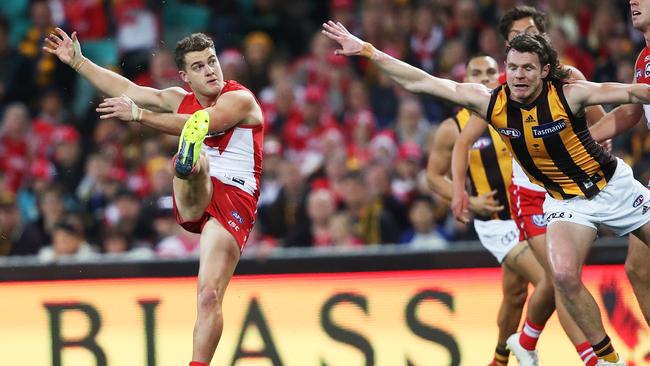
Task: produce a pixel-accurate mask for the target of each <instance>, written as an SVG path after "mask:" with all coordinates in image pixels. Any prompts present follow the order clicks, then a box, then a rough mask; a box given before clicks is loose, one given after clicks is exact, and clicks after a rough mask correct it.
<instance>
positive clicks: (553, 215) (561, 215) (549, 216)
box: [544, 212, 573, 224]
mask: <svg viewBox="0 0 650 366" xmlns="http://www.w3.org/2000/svg"><path fill="white" fill-rule="evenodd" d="M544 217H545V218H546V223H547V224H548V223H549V222H550V221H551V220H554V219H570V218H572V217H573V215H572V214H570V213H568V212H548V213H546V214H545V216H544Z"/></svg>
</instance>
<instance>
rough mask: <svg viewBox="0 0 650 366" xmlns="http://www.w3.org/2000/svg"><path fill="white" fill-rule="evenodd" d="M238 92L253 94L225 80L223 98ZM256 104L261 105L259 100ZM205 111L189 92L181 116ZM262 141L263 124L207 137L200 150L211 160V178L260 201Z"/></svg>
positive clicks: (236, 128)
mask: <svg viewBox="0 0 650 366" xmlns="http://www.w3.org/2000/svg"><path fill="white" fill-rule="evenodd" d="M235 90H246V91H248V92H249V93H251V94H252V92H251V91H250V90H248V89H247V88H246V87H244V86H243V85H241V84H239V83H237V82H236V81H234V80H226V81H225V83H224V86H223V90H222V91H221V95H223V94H225V93H228V92H231V91H235ZM253 97H254V95H253ZM255 101H257V98H255ZM257 104H258V105H259V101H257ZM204 108H205V107H203V106H201V104H199V101H198V100H197V99H196V96H195V95H194V93H190V94H188V95H186V96H185V98H183V101H182V102H181V105H180V106H179V107H178V113H180V114H192V113H194V112H196V111H198V110H200V109H204ZM263 142H264V123H263V122H262V123H261V124H259V125H255V126H250V125H241V124H240V125H236V126H234V127H231V128H229V129H227V130H225V131H221V132H218V133H210V134H208V136H207V137H206V138H205V141H203V146H202V148H201V149H202V152H203V153H205V155H206V156H207V158H208V162H209V164H210V176H212V177H215V178H217V179H219V180H220V181H221V182H223V183H224V184H228V185H231V186H234V187H237V188H239V189H241V190H243V191H244V192H246V193H249V194H250V195H252V196H253V197H255V198H258V197H259V194H260V178H261V176H262V144H263Z"/></svg>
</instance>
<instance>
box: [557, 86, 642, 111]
mask: <svg viewBox="0 0 650 366" xmlns="http://www.w3.org/2000/svg"><path fill="white" fill-rule="evenodd" d="M564 95H565V96H566V99H567V102H568V103H569V107H570V108H571V112H573V113H574V114H578V115H579V114H581V111H582V110H583V109H584V108H585V107H587V106H590V105H600V104H643V103H650V85H647V84H621V83H592V82H589V81H583V80H578V81H575V82H573V83H571V84H565V85H564ZM637 121H638V119H637Z"/></svg>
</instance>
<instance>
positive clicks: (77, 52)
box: [43, 27, 83, 67]
mask: <svg viewBox="0 0 650 366" xmlns="http://www.w3.org/2000/svg"><path fill="white" fill-rule="evenodd" d="M43 50H44V51H45V52H49V53H51V54H53V55H56V57H58V58H59V60H61V62H63V63H65V64H67V65H70V66H72V67H75V65H80V63H81V60H82V57H83V56H82V54H81V45H80V44H79V40H78V39H77V32H72V38H70V37H68V34H67V33H66V32H65V31H63V29H61V28H58V27H57V28H55V29H54V33H50V34H48V36H47V37H45V46H43Z"/></svg>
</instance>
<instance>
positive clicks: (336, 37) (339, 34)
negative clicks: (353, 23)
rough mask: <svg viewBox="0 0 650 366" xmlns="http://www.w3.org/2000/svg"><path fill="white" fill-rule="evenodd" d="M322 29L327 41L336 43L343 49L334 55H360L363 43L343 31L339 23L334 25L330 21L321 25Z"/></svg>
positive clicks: (343, 28) (336, 51)
mask: <svg viewBox="0 0 650 366" xmlns="http://www.w3.org/2000/svg"><path fill="white" fill-rule="evenodd" d="M323 28H325V29H323V30H322V32H323V34H324V35H326V36H327V37H328V38H329V39H331V40H333V41H336V42H338V43H339V44H340V45H341V47H343V48H342V49H340V50H335V51H334V54H335V55H344V56H358V55H360V54H361V50H362V49H363V45H364V42H363V41H362V40H361V39H359V38H357V37H355V36H354V35H352V34H351V33H350V32H349V31H348V30H347V29H345V27H344V26H343V24H341V23H340V22H336V23H335V22H333V21H331V20H330V21H328V22H327V23H323Z"/></svg>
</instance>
